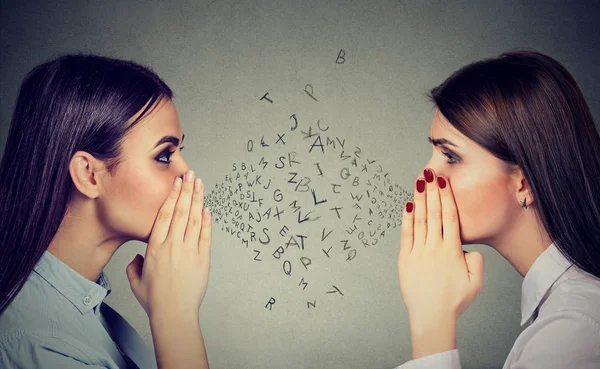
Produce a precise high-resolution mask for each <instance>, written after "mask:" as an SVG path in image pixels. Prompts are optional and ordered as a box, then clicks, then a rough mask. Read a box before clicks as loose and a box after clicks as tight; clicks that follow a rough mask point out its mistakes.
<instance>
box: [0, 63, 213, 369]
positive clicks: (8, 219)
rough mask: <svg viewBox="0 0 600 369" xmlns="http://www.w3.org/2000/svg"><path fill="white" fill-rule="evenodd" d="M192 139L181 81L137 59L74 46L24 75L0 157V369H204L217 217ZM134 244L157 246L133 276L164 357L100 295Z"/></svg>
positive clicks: (135, 265)
mask: <svg viewBox="0 0 600 369" xmlns="http://www.w3.org/2000/svg"><path fill="white" fill-rule="evenodd" d="M182 141H183V133H182V129H181V126H180V123H179V118H178V116H177V110H176V108H175V106H174V105H173V102H172V92H171V90H170V89H169V87H168V86H167V85H166V84H165V83H164V82H163V81H162V80H161V79H160V78H159V77H158V76H157V75H156V74H155V73H153V72H152V71H151V70H150V69H147V68H145V67H143V66H141V65H139V64H136V63H133V62H129V61H123V60H118V59H112V58H106V57H101V56H94V55H66V56H62V57H59V58H57V59H54V60H51V61H49V62H46V63H44V64H41V65H39V66H37V67H36V68H34V69H33V70H32V71H31V72H30V73H29V75H28V76H27V77H26V78H25V80H24V82H23V84H22V86H21V90H20V93H19V97H18V100H17V103H16V107H15V112H14V115H13V120H12V122H11V126H10V130H9V133H8V138H7V142H6V147H5V150H4V154H3V157H2V162H1V164H0V272H1V273H0V367H1V368H5V369H8V368H38V369H44V368H52V369H56V368H61V369H76V368H109V369H117V368H144V369H146V368H155V367H157V366H158V368H161V369H165V368H184V367H185V368H207V367H208V362H207V357H206V351H205V348H204V341H203V337H202V333H201V330H200V324H199V316H198V314H199V311H198V309H199V307H200V304H201V302H202V299H203V297H204V294H205V291H206V286H207V281H208V272H209V264H210V243H211V216H210V212H209V211H208V210H207V209H203V197H204V195H203V184H202V181H200V180H199V179H196V180H195V176H194V173H193V171H190V170H189V166H188V165H187V163H186V162H185V161H184V160H183V158H182V157H181V153H180V150H181V149H183V147H181V148H180V144H181V143H182ZM182 177H183V178H182ZM129 240H138V241H142V242H147V243H148V246H147V249H146V256H145V258H144V257H141V255H138V256H136V258H135V259H134V260H133V261H132V262H131V264H129V266H128V267H127V277H128V278H129V280H130V283H131V288H132V291H133V293H134V295H135V296H136V298H137V299H138V301H139V302H140V304H141V305H142V306H143V308H144V309H145V311H146V313H147V315H148V320H149V323H150V328H151V330H152V337H153V341H154V348H155V355H154V354H152V351H150V350H148V348H146V347H145V345H144V343H143V341H142V340H141V338H140V337H139V335H138V334H137V333H136V332H135V330H134V329H133V328H132V327H131V326H130V325H129V324H128V323H127V322H126V321H125V320H124V319H123V318H122V317H121V316H120V315H119V314H118V313H116V312H115V311H114V310H112V309H111V308H110V307H109V306H108V305H106V304H105V303H103V299H104V298H105V297H106V296H107V295H108V294H109V293H110V285H109V283H108V280H107V278H106V276H105V275H104V273H103V272H102V270H103V268H104V266H106V264H107V263H108V262H109V260H110V258H111V257H112V256H113V254H114V253H115V251H116V250H117V249H118V248H119V247H120V246H121V245H123V244H124V243H125V242H127V241H129ZM155 357H156V360H155Z"/></svg>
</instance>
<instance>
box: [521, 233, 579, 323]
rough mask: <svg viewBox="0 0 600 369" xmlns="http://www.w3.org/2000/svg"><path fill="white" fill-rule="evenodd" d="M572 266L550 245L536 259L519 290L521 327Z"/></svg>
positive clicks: (532, 316)
mask: <svg viewBox="0 0 600 369" xmlns="http://www.w3.org/2000/svg"><path fill="white" fill-rule="evenodd" d="M571 265H573V264H572V263H571V262H570V261H569V260H567V258H565V256H564V255H563V254H562V253H561V252H560V251H559V250H558V248H557V247H556V246H555V245H554V243H552V244H551V245H550V246H548V248H547V249H546V250H544V252H542V254H541V255H540V256H538V258H537V259H535V261H534V263H533V265H532V266H531V268H530V269H529V271H528V272H527V274H526V275H525V279H524V280H523V285H522V288H521V325H523V324H525V323H526V322H527V321H529V320H530V319H532V322H533V320H535V318H536V316H534V313H535V312H536V311H537V309H538V308H539V306H540V305H541V303H542V300H543V298H544V296H545V295H546V293H547V292H548V291H549V290H550V288H551V287H552V285H553V284H554V282H556V280H557V279H558V278H559V277H560V276H561V275H563V273H564V272H566V271H567V269H569V268H570V267H571Z"/></svg>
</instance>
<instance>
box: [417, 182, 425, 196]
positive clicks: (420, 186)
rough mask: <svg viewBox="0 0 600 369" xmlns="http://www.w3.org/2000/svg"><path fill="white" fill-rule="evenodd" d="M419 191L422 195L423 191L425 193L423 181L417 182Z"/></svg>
mask: <svg viewBox="0 0 600 369" xmlns="http://www.w3.org/2000/svg"><path fill="white" fill-rule="evenodd" d="M417 191H419V193H422V192H423V191H425V181H424V180H422V179H418V180H417Z"/></svg>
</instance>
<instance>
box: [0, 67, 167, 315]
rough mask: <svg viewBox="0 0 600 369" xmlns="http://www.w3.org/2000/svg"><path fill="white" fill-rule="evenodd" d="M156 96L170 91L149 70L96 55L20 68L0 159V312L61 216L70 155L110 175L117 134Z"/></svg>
mask: <svg viewBox="0 0 600 369" xmlns="http://www.w3.org/2000/svg"><path fill="white" fill-rule="evenodd" d="M162 98H169V99H171V98H172V92H171V90H170V89H169V87H168V86H167V85H166V84H165V83H164V82H163V81H162V80H161V79H160V78H159V77H158V76H157V75H156V74H155V73H153V72H152V71H151V70H150V69H148V68H145V67H143V66H141V65H139V64H137V63H133V62H130V61H124V60H118V59H112V58H107V57H102V56H96V55H65V56H62V57H59V58H57V59H54V60H51V61H49V62H46V63H44V64H41V65H39V66H37V67H36V68H34V69H33V70H32V71H31V72H30V73H29V74H28V75H27V77H26V78H25V80H24V81H23V83H22V85H21V90H20V92H19V97H18V99H17V103H16V107H15V111H14V115H13V118H12V122H11V126H10V129H9V132H8V138H7V141H6V146H5V149H4V154H3V157H2V162H1V163H0V314H2V312H4V310H5V309H6V307H7V306H8V305H9V304H10V302H11V301H12V300H13V299H14V297H15V296H16V294H17V293H18V292H19V291H20V289H21V288H22V286H23V284H24V283H25V281H26V280H27V278H28V276H29V274H30V273H31V271H32V270H33V268H34V266H35V264H36V263H37V262H38V260H39V259H40V258H41V256H42V255H43V253H44V251H45V250H46V249H47V247H48V245H49V244H50V242H51V241H52V238H53V237H54V235H55V234H56V232H57V230H58V227H59V225H60V223H61V221H62V219H63V217H64V215H65V211H66V208H67V203H68V201H69V195H70V192H71V189H72V186H73V182H72V180H71V176H70V174H69V162H70V160H71V157H72V156H73V154H74V153H75V152H77V151H80V150H81V151H86V152H88V153H90V154H91V155H93V156H94V157H95V158H97V159H99V160H104V161H105V163H107V166H108V171H109V173H111V174H113V171H114V170H115V169H116V167H117V166H118V164H119V161H120V154H121V147H122V146H121V145H122V139H123V137H124V136H125V134H126V133H127V132H128V131H129V130H130V129H131V128H132V127H133V126H134V125H135V124H136V123H137V122H138V121H140V120H141V119H142V118H143V117H144V116H146V115H147V114H148V112H149V111H151V109H152V108H153V107H154V106H156V103H157V102H158V101H159V100H160V99H162ZM144 107H145V110H144V111H143V112H142V114H140V115H139V116H138V117H137V118H136V119H135V121H133V122H131V123H130V124H126V122H128V121H129V120H130V119H131V118H132V117H133V116H134V115H135V114H136V113H138V112H140V110H142V109H144Z"/></svg>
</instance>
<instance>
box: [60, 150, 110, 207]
mask: <svg viewBox="0 0 600 369" xmlns="http://www.w3.org/2000/svg"><path fill="white" fill-rule="evenodd" d="M102 168H104V164H103V163H102V162H101V161H99V160H97V159H96V158H94V157H93V156H92V155H90V154H89V153H87V152H85V151H77V152H76V153H75V154H73V157H72V158H71V161H70V163H69V173H70V175H71V180H72V181H73V184H74V185H75V188H77V190H78V191H79V192H80V193H81V194H82V195H84V196H86V197H88V198H90V199H95V198H96V197H98V195H99V194H100V186H99V184H100V181H98V176H99V174H100V171H101V170H102Z"/></svg>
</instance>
